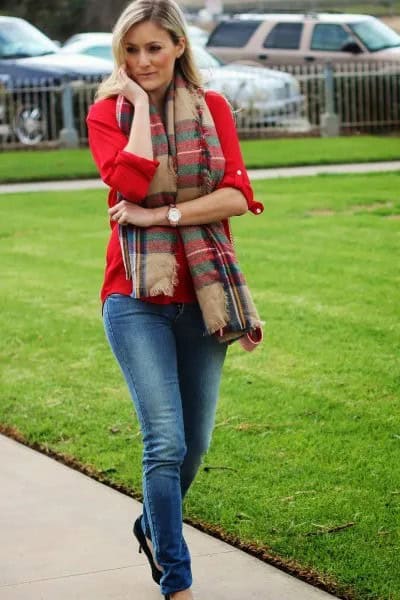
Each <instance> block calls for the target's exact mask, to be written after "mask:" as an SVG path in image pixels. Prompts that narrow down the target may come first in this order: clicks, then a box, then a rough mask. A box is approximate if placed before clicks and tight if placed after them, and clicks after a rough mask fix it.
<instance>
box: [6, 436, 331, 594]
mask: <svg viewBox="0 0 400 600" xmlns="http://www.w3.org/2000/svg"><path fill="white" fill-rule="evenodd" d="M0 455H1V457H2V460H1V463H0V479H1V488H2V493H1V495H0V519H1V530H0V531H1V544H0V565H1V567H0V599H1V600H67V599H68V600H106V599H107V600H108V599H109V600H111V599H112V600H159V599H161V598H162V596H161V594H160V591H159V588H158V586H157V585H156V584H154V583H153V581H152V579H151V576H150V569H149V566H148V563H147V560H146V558H145V556H144V554H138V545H137V542H136V540H135V539H134V537H133V535H132V533H131V525H132V523H133V521H134V519H135V518H136V517H137V516H138V515H139V514H140V513H141V505H140V504H139V503H138V502H136V501H135V500H133V499H131V498H129V497H128V496H125V495H124V494H121V493H119V492H117V491H115V490H114V489H112V488H109V487H107V486H106V485H103V484H101V483H99V482H97V481H95V480H93V479H90V478H89V477H87V476H86V475H83V474H81V473H79V472H77V471H75V470H73V469H70V468H68V467H66V466H65V465H63V464H61V463H59V462H57V461H56V460H53V459H51V458H49V457H47V456H45V455H43V454H40V453H39V452H35V451H34V450H32V449H30V448H28V447H26V446H24V445H22V444H19V443H17V442H15V441H14V440H11V439H9V438H7V437H5V436H3V435H0ZM184 534H185V539H186V540H187V542H188V545H189V547H190V549H191V554H192V563H193V564H192V567H193V578H194V585H193V591H194V594H195V598H196V600H294V599H296V600H324V599H326V600H328V599H329V598H334V596H331V595H330V594H326V593H325V592H322V591H321V590H319V589H317V588H314V587H312V586H310V585H308V584H306V583H304V582H302V581H300V580H297V579H296V578H294V577H292V576H290V575H287V574H286V573H284V572H283V571H280V570H279V569H277V568H274V567H272V566H270V565H268V564H265V563H263V562H261V561H259V560H258V559H256V558H253V557H252V556H249V555H248V554H246V553H244V552H241V551H240V550H237V549H235V548H233V547H232V546H229V545H228V544H225V543H224V542H221V541H220V540H217V539H215V538H213V537H210V536H208V535H205V534H204V533H201V532H200V531H198V530H196V529H194V528H192V527H189V526H187V525H185V526H184ZM211 590H212V592H211Z"/></svg>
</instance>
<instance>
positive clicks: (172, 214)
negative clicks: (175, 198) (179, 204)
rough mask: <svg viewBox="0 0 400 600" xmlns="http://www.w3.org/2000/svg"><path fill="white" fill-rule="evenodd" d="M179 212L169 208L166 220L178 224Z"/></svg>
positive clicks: (176, 209)
mask: <svg viewBox="0 0 400 600" xmlns="http://www.w3.org/2000/svg"><path fill="white" fill-rule="evenodd" d="M181 216H182V215H181V211H180V210H179V208H175V207H173V208H170V209H169V211H168V220H169V221H170V223H179V219H180V218H181Z"/></svg>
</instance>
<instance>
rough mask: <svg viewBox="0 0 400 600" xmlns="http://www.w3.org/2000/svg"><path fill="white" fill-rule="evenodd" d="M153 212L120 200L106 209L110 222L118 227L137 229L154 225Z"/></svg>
mask: <svg viewBox="0 0 400 600" xmlns="http://www.w3.org/2000/svg"><path fill="white" fill-rule="evenodd" d="M153 213H154V211H153V210H152V209H151V208H143V207H142V206H138V205H137V204H133V203H132V202H127V201H126V200H121V202H118V203H117V204H115V205H114V206H112V207H111V208H109V209H108V214H109V215H110V218H111V220H112V221H117V223H119V224H120V225H128V224H129V225H137V226H138V227H151V226H152V225H153V224H154V214H153Z"/></svg>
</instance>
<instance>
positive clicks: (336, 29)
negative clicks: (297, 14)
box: [311, 23, 354, 52]
mask: <svg viewBox="0 0 400 600" xmlns="http://www.w3.org/2000/svg"><path fill="white" fill-rule="evenodd" d="M348 42H354V39H353V38H352V36H351V35H349V34H348V33H347V31H346V30H345V29H343V27H342V26H341V25H337V24H335V23H318V24H317V25H315V26H314V31H313V34H312V38H311V50H329V51H331V52H332V51H333V52H340V50H341V49H342V47H343V46H344V44H347V43H348Z"/></svg>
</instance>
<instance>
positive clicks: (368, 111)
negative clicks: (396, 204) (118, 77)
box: [0, 62, 400, 150]
mask: <svg viewBox="0 0 400 600" xmlns="http://www.w3.org/2000/svg"><path fill="white" fill-rule="evenodd" d="M279 70H284V71H286V72H287V73H289V74H291V75H292V76H293V77H294V78H295V79H296V80H297V81H298V83H299V86H300V96H299V94H298V93H297V94H295V95H294V96H293V102H291V101H290V98H291V96H290V93H291V92H290V86H288V84H284V85H283V86H282V96H281V97H280V96H279V94H278V96H277V97H276V98H275V102H274V103H272V104H271V106H270V108H269V109H268V110H267V111H266V110H265V107H263V108H260V101H259V100H260V99H259V98H258V99H257V98H254V101H252V100H251V99H250V101H249V100H247V101H246V103H243V102H241V101H240V99H239V98H238V99H235V98H232V97H230V98H229V99H230V101H231V104H232V105H233V108H234V109H235V112H236V121H237V128H238V132H239V135H240V136H241V137H268V136H279V135H282V136H283V135H296V134H297V135H299V134H301V135H305V134H309V135H310V134H311V135H330V134H331V135H333V134H335V127H333V129H332V123H335V122H336V124H337V131H336V133H342V134H348V133H373V132H375V133H389V132H399V133H400V64H398V63H397V64H396V63H387V62H385V63H374V64H366V63H357V64H335V65H305V66H295V67H280V68H279ZM97 85H98V81H87V82H85V83H83V82H79V83H76V82H75V83H74V82H73V83H67V82H64V83H58V84H55V83H54V82H49V81H40V82H35V83H34V84H32V83H30V84H29V85H19V87H18V89H13V90H11V89H8V88H7V86H4V85H3V86H1V82H0V148H1V149H3V150H4V149H14V148H27V147H29V146H30V147H33V148H42V147H60V146H77V145H81V146H84V145H86V144H87V130H86V124H85V117H86V114H87V110H88V107H89V106H90V104H91V103H92V102H93V100H94V94H95V91H96V88H97ZM261 104H262V105H263V103H261ZM264 104H265V103H264ZM327 116H328V117H329V118H328V119H327ZM327 123H329V127H328V126H327Z"/></svg>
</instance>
